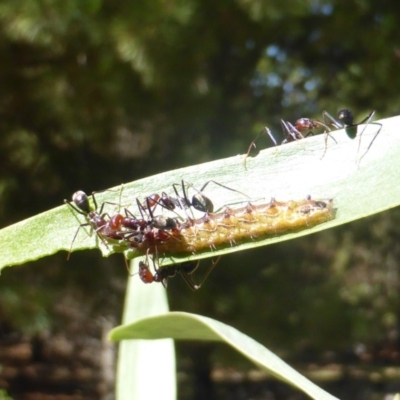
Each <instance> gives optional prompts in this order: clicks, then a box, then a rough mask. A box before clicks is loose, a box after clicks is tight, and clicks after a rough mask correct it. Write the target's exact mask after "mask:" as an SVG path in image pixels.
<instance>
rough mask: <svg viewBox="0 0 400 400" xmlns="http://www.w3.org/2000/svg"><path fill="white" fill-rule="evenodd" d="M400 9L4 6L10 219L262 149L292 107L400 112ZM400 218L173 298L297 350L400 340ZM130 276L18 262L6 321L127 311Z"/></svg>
mask: <svg viewBox="0 0 400 400" xmlns="http://www.w3.org/2000/svg"><path fill="white" fill-rule="evenodd" d="M399 19H400V9H399V7H398V5H397V2H395V1H394V0H392V1H385V2H379V3H376V2H373V1H372V0H359V1H356V2H348V1H345V0H333V1H324V0H306V1H301V2H300V1H298V2H293V1H290V2H289V1H286V0H284V1H282V0H281V1H275V0H272V1H268V2H263V1H259V0H236V1H226V0H223V1H219V2H214V1H211V0H202V1H200V0H192V1H190V2H187V1H184V0H179V1H173V2H171V1H162V0H157V1H142V2H120V1H117V2H115V1H110V0H109V1H107V0H103V1H102V0H87V1H85V2H82V1H78V0H68V1H65V0H63V1H61V0H40V1H35V2H29V1H16V0H12V1H11V0H4V1H2V2H1V4H0V55H1V57H0V87H1V92H0V135H1V141H0V195H1V203H0V224H1V225H2V226H6V225H8V224H10V223H13V222H17V221H19V220H21V219H23V218H26V217H28V216H31V215H34V214H35V213H38V212H41V211H44V210H46V209H49V208H51V207H54V206H57V205H59V204H61V202H62V200H63V199H64V198H69V197H70V194H71V193H72V192H74V191H76V190H78V189H83V190H85V191H86V192H91V191H93V190H100V189H104V188H107V187H111V186H114V185H117V184H119V183H121V182H126V181H132V180H134V179H137V178H140V177H145V176H148V175H151V174H154V173H156V172H161V171H165V170H170V169H174V168H177V167H182V166H187V165H190V164H196V163H200V162H203V161H207V160H212V159H216V158H222V157H226V156H231V155H234V154H238V153H245V152H246V151H247V147H248V145H249V143H250V141H251V140H252V139H253V138H254V137H255V135H256V134H257V133H258V132H259V130H260V129H261V128H262V127H264V126H265V125H268V126H269V127H270V128H271V129H272V130H273V132H274V134H275V135H276V136H279V135H280V127H279V121H280V119H281V118H283V119H286V120H290V121H292V122H294V121H295V120H296V119H297V118H300V117H312V118H321V112H322V110H324V109H326V110H329V112H331V113H333V114H334V113H335V112H336V111H337V110H338V109H340V108H343V107H349V108H351V109H352V110H353V111H354V113H355V115H356V116H357V118H356V119H362V118H363V117H364V116H365V115H367V113H368V112H369V111H370V110H372V109H375V110H377V116H378V117H386V116H391V115H394V114H398V112H399V109H400V97H399V96H398V90H399V89H398V88H399V87H400V74H398V68H399V63H400V41H399V35H398V26H397V25H398V24H397V21H399ZM258 145H259V146H262V145H263V144H262V142H261V141H260V142H259V144H258ZM182 178H184V177H182ZM288 184H290V182H288ZM249 193H251V188H249ZM149 194H150V193H149ZM399 218H400V214H399V210H392V211H389V212H386V213H384V214H382V215H377V216H375V217H372V218H368V219H365V220H363V221H359V222H357V223H353V224H350V225H348V226H344V227H339V228H336V229H333V230H331V231H329V232H323V233H320V234H318V235H313V236H311V237H305V238H303V239H300V240H296V241H292V242H286V243H281V244H277V245H274V246H269V247H268V248H263V249H258V250H254V251H251V252H242V253H240V254H235V255H234V256H228V257H225V259H224V260H222V261H221V263H220V265H219V266H218V267H217V268H216V270H215V271H214V272H213V274H212V276H211V277H210V279H209V280H208V281H207V282H206V285H205V286H204V288H202V289H201V291H200V292H199V293H196V294H193V293H191V292H190V291H189V290H187V288H186V287H185V284H184V283H183V281H182V282H180V281H179V280H178V279H176V280H174V281H173V282H171V284H170V287H169V289H168V290H169V295H170V298H171V303H172V307H173V309H175V310H183V311H190V312H195V313H199V314H203V315H207V316H210V317H213V318H216V319H219V320H221V321H223V322H225V323H228V324H232V325H233V326H235V327H237V328H238V329H240V330H242V331H244V332H246V333H247V334H249V335H251V336H253V337H254V338H255V339H256V340H260V341H262V342H263V343H265V344H266V345H273V346H276V348H278V349H282V350H285V351H287V352H289V353H290V352H293V351H296V352H300V353H301V352H304V351H307V352H309V353H313V352H315V351H317V352H318V351H322V350H323V351H325V352H327V351H328V350H334V351H338V350H345V349H348V348H351V347H352V346H354V345H356V344H357V343H359V342H362V343H367V344H374V343H379V342H384V341H388V340H393V338H398V328H399V314H400V306H399V304H400V301H399V300H400V299H399V293H400V291H399V265H398V260H399V259H400V257H399V255H400V254H399V252H400V247H399V245H398V238H399V234H400V232H399V228H398V225H399V224H398V222H397V221H399ZM23 240H24V238H21V245H23ZM71 240H72V238H71ZM200 272H201V271H200ZM125 275H126V271H125V270H124V266H123V261H122V260H121V258H118V257H115V258H112V259H111V260H106V261H104V260H101V258H100V256H99V254H97V253H95V252H88V253H87V254H76V253H74V254H73V255H72V257H71V260H70V261H69V262H68V263H67V262H66V261H65V259H64V255H61V256H60V255H57V256H54V257H51V258H49V259H47V260H43V261H41V262H36V263H32V264H30V265H27V266H26V267H16V268H12V269H9V270H6V271H5V272H4V273H3V274H2V277H1V281H0V285H1V289H0V316H1V319H2V321H3V327H4V330H6V331H8V330H11V331H12V330H14V329H16V330H22V331H24V332H25V333H29V334H31V333H32V332H33V331H35V330H37V331H40V330H41V329H49V330H52V329H58V322H57V321H58V320H57V318H58V317H55V315H54V314H53V313H52V311H54V306H55V304H54V299H55V298H57V301H59V302H61V303H62V302H63V301H66V302H67V304H68V305H69V307H74V306H76V307H79V305H80V304H82V303H85V304H86V305H87V307H88V309H87V310H88V315H90V316H91V317H90V318H93V319H95V318H96V317H97V316H99V315H107V314H110V315H111V314H115V313H120V309H121V308H122V296H123V289H124V284H123V282H124V279H125ZM136 278H137V277H133V278H132V279H136ZM67 298H68V299H69V300H65V299H67ZM63 299H64V300H63ZM57 315H58V314H57ZM282 315H284V318H282ZM60 318H61V319H62V316H61V317H60ZM83 325H84V324H83ZM396 340H397V339H396Z"/></svg>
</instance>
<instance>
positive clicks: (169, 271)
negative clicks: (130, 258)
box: [139, 257, 221, 290]
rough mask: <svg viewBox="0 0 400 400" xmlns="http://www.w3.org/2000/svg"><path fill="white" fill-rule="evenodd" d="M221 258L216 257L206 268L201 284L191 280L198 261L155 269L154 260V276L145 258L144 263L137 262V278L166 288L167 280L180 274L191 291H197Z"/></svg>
mask: <svg viewBox="0 0 400 400" xmlns="http://www.w3.org/2000/svg"><path fill="white" fill-rule="evenodd" d="M220 258H221V257H218V258H217V260H216V261H213V262H212V263H211V265H210V266H209V267H208V270H207V272H206V274H205V276H204V277H203V280H202V281H201V283H199V284H196V283H195V282H194V280H193V277H192V274H193V273H194V272H195V271H196V270H197V268H198V266H199V264H200V262H199V261H197V262H196V261H188V262H184V263H180V264H173V265H170V266H167V267H163V268H156V266H155V263H154V260H153V265H154V270H155V274H153V273H152V272H151V271H150V267H149V264H148V261H147V260H148V257H146V262H143V261H140V262H139V277H140V279H141V280H142V281H143V282H144V283H152V282H161V283H162V284H163V286H164V287H165V288H167V281H168V278H172V277H174V276H175V275H176V274H177V273H178V272H179V273H180V274H181V276H182V278H183V279H184V280H185V282H186V283H187V284H188V286H189V287H190V288H191V289H192V290H199V289H200V288H201V286H202V285H203V283H204V282H205V280H206V279H207V278H208V275H210V273H211V271H212V270H213V269H214V268H215V266H216V265H217V264H218V261H219V259H220Z"/></svg>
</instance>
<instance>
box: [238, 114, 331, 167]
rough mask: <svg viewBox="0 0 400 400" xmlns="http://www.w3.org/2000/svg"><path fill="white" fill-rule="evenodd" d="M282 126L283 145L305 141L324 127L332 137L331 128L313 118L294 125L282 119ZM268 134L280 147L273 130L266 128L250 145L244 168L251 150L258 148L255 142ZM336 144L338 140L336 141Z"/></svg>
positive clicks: (299, 121) (299, 120)
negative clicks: (263, 134) (264, 133)
mask: <svg viewBox="0 0 400 400" xmlns="http://www.w3.org/2000/svg"><path fill="white" fill-rule="evenodd" d="M281 125H282V129H283V133H284V135H285V139H284V140H283V141H282V142H281V145H282V144H286V143H290V142H294V141H296V140H301V139H305V138H307V137H308V136H311V135H313V134H314V132H313V130H314V129H317V128H321V127H323V128H324V129H325V133H326V134H327V136H330V137H332V136H331V135H330V134H329V132H330V128H329V127H328V126H327V125H326V124H324V123H322V122H320V121H318V120H316V119H311V118H299V119H298V120H296V122H295V123H294V125H293V124H291V123H290V122H289V121H284V120H283V119H281ZM264 131H265V132H266V133H267V134H268V136H269V137H270V139H271V140H272V142H273V143H274V145H275V146H278V142H277V140H276V139H275V138H274V136H273V134H272V132H271V130H270V129H269V128H267V127H265V128H264V129H263V130H262V131H261V132H260V133H259V134H258V135H257V137H256V138H255V139H254V140H253V141H252V142H251V143H250V146H249V148H248V150H247V154H246V156H245V158H244V166H245V168H246V160H247V157H248V156H249V154H250V151H251V149H252V148H253V147H254V148H255V147H256V144H255V141H256V140H257V139H258V138H259V137H260V135H261V134H262V133H263V132H264ZM304 131H308V132H307V133H306V134H305V135H303V134H302V132H304ZM332 139H333V140H335V138H333V137H332ZM335 142H336V140H335Z"/></svg>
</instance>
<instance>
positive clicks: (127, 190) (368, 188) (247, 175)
mask: <svg viewBox="0 0 400 400" xmlns="http://www.w3.org/2000/svg"><path fill="white" fill-rule="evenodd" d="M380 122H381V123H382V124H383V128H382V130H381V132H380V133H379V135H378V136H377V138H376V139H375V141H374V143H373V145H372V146H371V148H370V149H369V151H368V152H367V154H366V155H365V157H363V159H362V161H361V163H358V161H359V159H360V156H361V155H363V154H364V153H365V151H366V149H367V147H368V145H369V144H370V142H371V140H372V139H373V137H374V136H375V133H376V132H377V129H378V128H377V126H376V125H372V124H370V125H368V126H367V128H366V130H365V132H364V133H363V135H362V140H361V148H360V150H359V151H358V146H359V139H358V138H356V139H354V140H351V139H349V138H348V136H347V135H346V133H345V131H344V130H340V131H336V132H333V133H332V136H333V137H334V138H335V140H336V141H337V143H334V141H333V140H332V139H330V138H329V140H328V150H327V152H326V154H325V156H324V157H323V158H322V159H321V157H322V156H323V154H324V151H325V137H324V135H319V136H316V137H311V138H307V139H306V140H300V141H297V142H294V143H290V144H286V145H283V146H277V147H274V148H270V149H267V150H264V151H262V152H260V154H259V155H258V156H256V157H254V158H252V157H249V158H248V159H247V169H246V168H244V164H243V159H244V156H243V155H239V156H235V157H230V158H227V159H222V160H217V161H212V162H209V163H205V164H200V165H196V166H191V167H187V168H182V169H177V170H174V171H169V172H165V173H162V174H159V175H154V176H151V177H148V178H145V179H141V180H138V181H135V182H131V183H129V184H126V185H123V186H121V187H116V188H113V190H112V191H111V190H110V191H104V192H103V193H100V194H98V195H97V200H98V202H99V203H100V204H101V203H102V202H103V201H109V202H114V203H118V204H119V203H121V204H122V205H123V206H132V207H133V208H132V210H133V212H134V213H136V214H137V211H136V210H137V207H136V202H135V199H136V198H137V197H139V198H140V199H142V200H143V199H144V197H145V196H148V195H150V194H152V193H155V192H156V193H161V192H162V191H166V192H167V193H170V194H172V193H173V191H172V187H171V186H172V184H173V183H179V182H180V181H181V180H182V179H185V181H187V182H190V183H192V184H193V185H194V186H195V187H197V188H201V186H202V185H203V184H204V183H205V182H207V181H209V180H215V181H217V182H219V183H222V184H224V185H226V186H229V187H231V188H233V189H236V190H239V191H241V192H243V193H246V194H247V195H248V196H250V197H251V200H252V201H261V202H267V201H269V200H270V198H271V197H275V198H276V199H277V200H284V201H285V200H291V199H292V200H300V199H303V198H305V197H306V196H307V195H311V196H312V197H313V198H316V199H317V198H322V199H327V198H333V199H334V205H335V207H336V208H337V214H336V218H335V219H334V220H332V221H330V222H327V223H324V224H321V225H317V226H315V227H313V228H311V229H306V230H304V231H301V232H296V233H288V234H284V235H281V236H278V237H273V238H267V239H263V240H250V241H249V242H247V243H240V244H237V245H232V246H230V245H228V246H227V248H224V249H221V250H218V251H212V250H209V251H205V252H203V253H198V254H195V255H192V256H190V255H181V256H179V257H175V259H174V260H175V261H177V262H178V261H184V260H188V259H196V258H205V257H212V256H216V255H219V254H225V253H230V252H233V251H239V250H243V249H248V248H253V247H257V246H263V245H267V244H271V243H275V242H279V241H283V240H288V239H292V238H296V237H300V236H303V235H307V234H310V233H314V232H317V231H320V230H322V229H327V228H330V227H333V226H336V225H340V224H344V223H347V222H350V221H353V220H356V219H359V218H363V217H366V216H368V215H371V214H374V213H377V212H380V211H383V210H387V209H389V208H391V207H395V206H397V205H399V203H400V185H399V184H398V173H399V172H398V171H399V167H400V165H399V164H400V161H399V160H400V135H399V134H398V126H399V123H400V117H394V118H389V119H386V120H382V121H380ZM77 189H80V188H77ZM205 193H206V194H207V196H208V197H210V198H211V199H212V200H213V202H214V203H215V208H216V209H217V208H221V207H223V206H225V205H230V204H235V203H236V204H237V203H238V202H241V201H242V202H244V203H245V202H247V201H248V199H246V198H245V197H244V196H242V195H240V194H239V193H237V192H233V191H230V190H226V189H224V188H222V187H220V186H217V185H214V184H212V183H210V185H209V186H207V188H206V190H205ZM60 200H61V199H60ZM60 202H61V201H60ZM105 209H106V211H107V212H109V213H110V214H112V213H113V212H115V211H116V210H117V209H118V207H117V206H113V205H106V207H105ZM78 221H81V222H78ZM82 222H85V218H84V217H83V216H82V215H79V216H77V215H75V214H74V213H73V212H71V210H70V209H69V208H68V207H67V206H66V205H63V206H61V207H58V208H55V209H53V210H50V211H47V212H45V213H42V214H39V215H36V216H35V217H32V218H30V219H27V220H25V221H22V222H20V223H17V224H15V225H12V226H10V227H7V228H4V229H2V230H1V231H0V254H1V259H0V268H2V267H4V266H8V265H15V264H21V263H24V262H26V261H30V260H36V259H38V258H40V257H44V256H47V255H50V254H54V253H56V252H57V251H60V250H67V251H68V250H69V248H70V246H71V242H72V239H73V237H74V235H75V233H76V230H77V227H78V226H79V224H80V223H82ZM89 232H90V230H89V229H88V228H86V232H85V231H84V229H81V230H80V232H79V233H78V236H77V239H76V240H75V242H74V245H73V249H74V250H82V249H87V248H94V247H97V246H98V245H100V247H101V248H102V251H103V253H104V254H105V255H107V254H109V253H110V250H112V249H111V246H109V248H106V247H105V246H104V245H103V244H102V243H99V242H100V241H99V239H98V236H97V235H95V234H92V235H91V236H90V237H89V236H88V233H89ZM139 255H140V253H137V252H135V251H134V252H132V253H131V254H130V257H135V256H139ZM170 262H171V260H170Z"/></svg>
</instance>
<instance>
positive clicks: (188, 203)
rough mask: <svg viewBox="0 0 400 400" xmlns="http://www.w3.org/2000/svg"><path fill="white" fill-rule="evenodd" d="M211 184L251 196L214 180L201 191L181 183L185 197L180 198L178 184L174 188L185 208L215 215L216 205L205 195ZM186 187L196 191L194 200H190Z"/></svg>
mask: <svg viewBox="0 0 400 400" xmlns="http://www.w3.org/2000/svg"><path fill="white" fill-rule="evenodd" d="M209 183H214V184H216V185H218V186H221V187H223V188H224V189H227V190H230V191H232V192H236V193H240V194H242V195H243V196H245V197H247V198H249V196H247V195H245V194H244V193H242V192H240V191H239V190H236V189H232V188H230V187H228V186H225V185H223V184H222V183H219V182H216V181H213V180H209V181H207V182H206V183H205V184H204V185H203V186H202V187H201V189H200V190H198V189H196V188H195V187H193V185H192V184H190V183H187V182H185V181H184V180H182V182H181V186H182V193H183V197H180V196H179V193H178V190H177V188H176V187H177V186H178V185H179V184H178V183H174V184H173V185H172V186H173V188H174V191H175V193H176V195H177V196H178V199H179V203H180V204H181V205H182V206H183V208H189V207H193V208H194V209H196V210H198V211H202V212H205V213H213V212H214V204H213V202H212V201H211V200H210V199H209V198H208V197H207V196H206V195H205V194H204V193H203V190H204V189H205V188H206V186H207V185H208V184H209ZM185 186H186V187H191V188H192V189H194V190H195V191H196V192H197V194H194V195H193V196H192V200H190V199H189V196H188V193H187V191H186V189H185Z"/></svg>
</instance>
